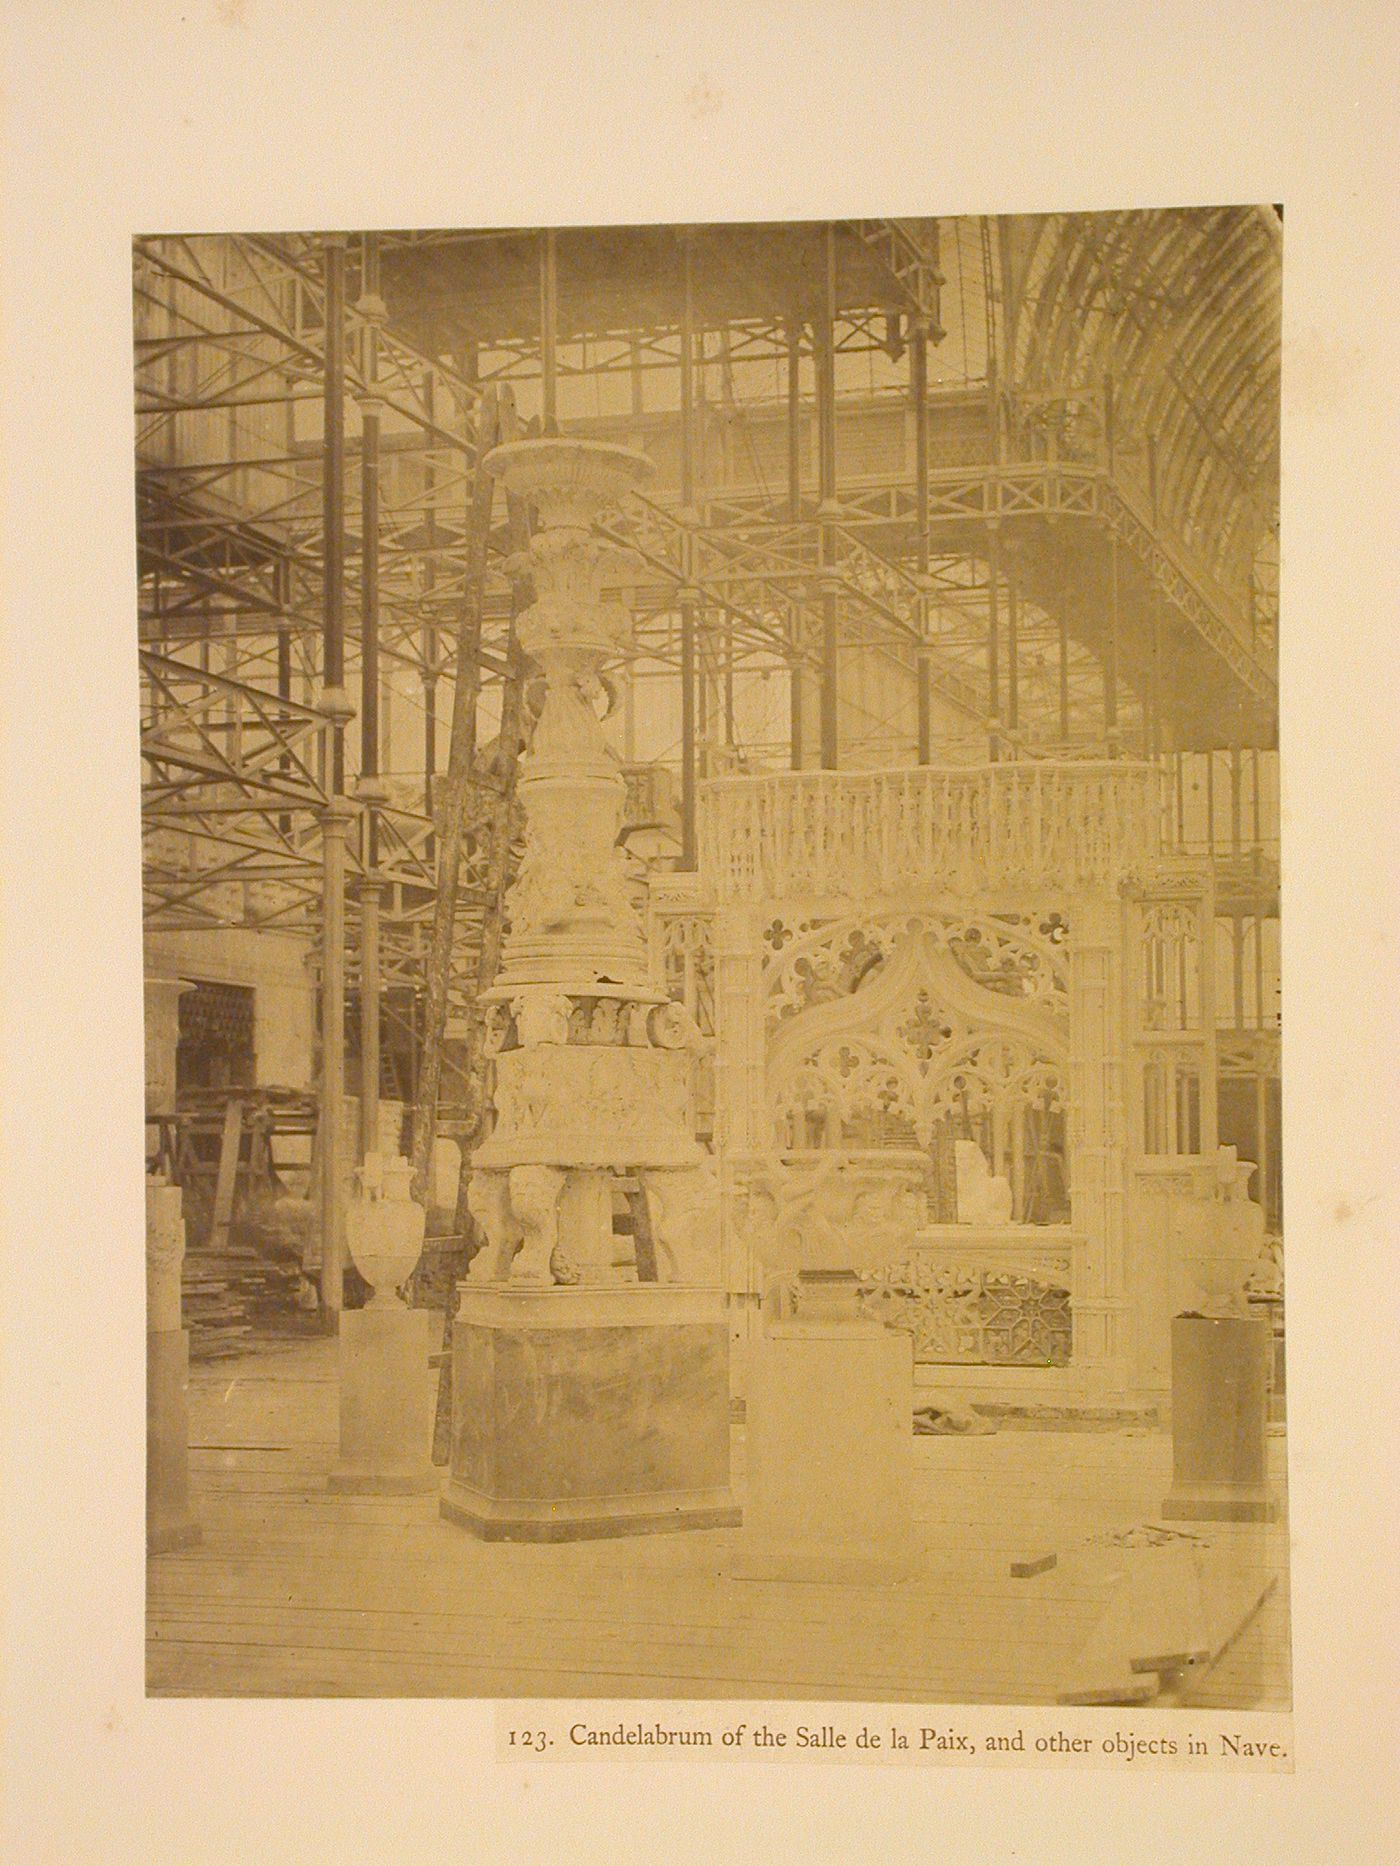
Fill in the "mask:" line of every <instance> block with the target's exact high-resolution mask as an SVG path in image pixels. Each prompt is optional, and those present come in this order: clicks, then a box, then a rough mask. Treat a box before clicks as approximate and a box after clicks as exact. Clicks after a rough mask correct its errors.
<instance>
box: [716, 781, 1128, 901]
mask: <svg viewBox="0 0 1400 1866" xmlns="http://www.w3.org/2000/svg"><path fill="white" fill-rule="evenodd" d="M1160 803H1161V799H1160V776H1159V773H1158V772H1157V771H1156V769H1155V768H1154V767H1153V766H1151V765H1148V764H1139V763H1132V762H1128V761H1126V760H1124V761H1117V762H1112V763H1109V762H1104V763H1092V764H1091V763H1084V762H1073V763H1065V764H1051V763H1006V764H996V765H984V766H981V767H978V768H972V769H968V768H963V769H938V768H936V767H933V766H926V767H918V768H915V769H912V770H902V771H869V772H852V771H792V772H784V773H782V774H781V775H775V776H770V777H758V778H720V779H716V780H714V781H712V782H711V783H709V784H706V785H705V786H703V788H702V792H701V810H700V870H701V873H702V874H703V875H704V877H705V879H706V882H707V885H708V886H709V887H710V888H711V889H712V890H713V892H714V896H715V898H716V899H717V900H719V901H721V902H738V901H753V902H761V901H772V900H780V899H783V898H785V897H791V896H795V895H796V896H802V897H804V898H807V899H829V898H833V897H835V898H840V899H854V900H862V901H868V900H870V899H871V898H873V897H889V896H900V895H902V894H905V893H907V891H908V890H909V889H910V888H911V887H912V888H918V889H927V888H936V889H938V890H939V891H940V892H941V893H944V894H945V895H954V896H962V897H967V896H969V895H977V894H983V893H987V892H995V891H997V890H1000V889H1004V888H1009V887H1015V888H1022V887H1026V886H1035V887H1039V888H1042V889H1050V890H1052V891H1053V892H1055V893H1056V894H1060V893H1069V892H1074V891H1077V890H1108V889H1111V888H1113V887H1115V886H1116V884H1117V882H1118V879H1119V877H1120V876H1121V875H1122V874H1123V873H1124V871H1125V870H1127V869H1130V868H1134V867H1136V866H1138V865H1140V864H1142V863H1144V862H1148V861H1151V860H1153V859H1154V858H1155V856H1156V854H1157V850H1158V847H1159V842H1160Z"/></svg>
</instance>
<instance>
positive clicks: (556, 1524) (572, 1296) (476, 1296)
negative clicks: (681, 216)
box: [442, 1284, 739, 1542]
mask: <svg viewBox="0 0 1400 1866" xmlns="http://www.w3.org/2000/svg"><path fill="white" fill-rule="evenodd" d="M728 1345H729V1343H728V1327H727V1323H726V1320H725V1316H724V1309H723V1299H722V1297H721V1296H720V1295H719V1293H718V1292H716V1291H708V1290H703V1291H697V1290H685V1289H677V1288H668V1287H665V1286H663V1285H657V1284H632V1285H619V1286H616V1287H606V1286H605V1287H599V1288H588V1287H579V1288H572V1289H566V1288H553V1289H532V1288H529V1287H523V1286H515V1285H494V1286H490V1285H488V1286H478V1285H474V1284H464V1285H463V1286H462V1292H461V1307H460V1309H459V1310H458V1314H457V1319H456V1323H455V1326H454V1329H453V1340H452V1460H451V1467H452V1468H451V1476H450V1478H449V1480H448V1483H447V1485H446V1487H445V1489H444V1492H443V1498H442V1513H443V1515H444V1516H446V1517H447V1518H448V1519H449V1520H451V1521H453V1522H457V1523H460V1524H462V1525H463V1526H464V1527H466V1528H469V1529H471V1530H473V1531H475V1533H476V1534H478V1535H480V1536H482V1537H484V1538H486V1539H489V1540H515V1541H540V1542H554V1541H568V1540H574V1539H578V1538H582V1537H589V1536H617V1535H641V1534H648V1533H654V1532H657V1531H666V1530H678V1529H700V1528H717V1527H720V1526H723V1525H726V1524H733V1523H737V1522H738V1520H739V1512H738V1510H737V1508H736V1507H735V1504H734V1501H733V1497H732V1495H731V1492H730V1488H729V1379H728V1358H729V1357H728Z"/></svg>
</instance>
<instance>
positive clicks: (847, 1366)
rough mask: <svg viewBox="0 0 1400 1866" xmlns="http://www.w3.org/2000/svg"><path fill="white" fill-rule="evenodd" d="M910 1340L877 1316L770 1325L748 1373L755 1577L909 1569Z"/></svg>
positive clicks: (749, 1558)
mask: <svg viewBox="0 0 1400 1866" xmlns="http://www.w3.org/2000/svg"><path fill="white" fill-rule="evenodd" d="M913 1390H914V1360H913V1343H912V1341H911V1339H910V1337H909V1336H908V1335H907V1334H903V1333H898V1332H896V1331H894V1330H892V1329H886V1328H882V1327H881V1326H879V1325H878V1324H877V1323H870V1322H860V1321H853V1322H851V1321H848V1322H830V1323H816V1322H807V1323H803V1322H801V1321H790V1322H780V1323H777V1324H774V1325H773V1326H772V1327H771V1328H770V1329H769V1331H768V1333H767V1334H766V1335H765V1336H763V1337H762V1338H761V1339H760V1340H758V1341H756V1342H755V1344H754V1352H753V1358H752V1361H751V1363H750V1366H749V1372H748V1397H747V1419H748V1485H747V1491H746V1494H745V1500H744V1525H745V1533H744V1539H743V1547H742V1552H741V1554H740V1556H739V1558H738V1561H737V1562H736V1564H735V1566H734V1568H733V1570H732V1572H733V1573H734V1574H735V1575H736V1576H738V1577H739V1578H741V1579H748V1580H790V1581H826V1582H849V1583H853V1584H870V1583H882V1582H894V1581H902V1580H905V1579H907V1578H908V1577H909V1576H910V1575H911V1574H912V1573H913V1572H914V1569H915V1566H916V1546H915V1541H914V1533H913V1483H914V1452H913V1446H914V1438H913V1425H912V1421H911V1418H910V1407H911V1403H912V1398H913Z"/></svg>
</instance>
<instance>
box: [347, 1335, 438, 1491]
mask: <svg viewBox="0 0 1400 1866" xmlns="http://www.w3.org/2000/svg"><path fill="white" fill-rule="evenodd" d="M431 1333H432V1317H431V1316H430V1315H429V1313H428V1311H427V1310H426V1309H407V1308H405V1307H404V1306H403V1304H402V1303H393V1304H392V1305H389V1304H380V1303H371V1304H370V1305H369V1306H368V1307H367V1308H364V1309H350V1310H347V1311H346V1312H345V1313H344V1314H343V1315H342V1316H341V1318H340V1341H339V1351H340V1458H339V1461H338V1463H337V1464H336V1466H335V1468H334V1469H333V1470H332V1472H331V1474H330V1477H329V1478H328V1480H327V1482H328V1485H329V1487H330V1489H331V1490H334V1491H341V1492H346V1491H350V1492H359V1493H361V1494H370V1495H374V1496H402V1495H406V1494H412V1493H414V1492H418V1491H427V1490H435V1489H436V1488H437V1474H436V1472H435V1471H434V1470H433V1468H432V1463H431V1448H432V1423H433V1409H432V1382H431V1374H430V1370H429V1366H428V1356H429V1354H430V1352H431Z"/></svg>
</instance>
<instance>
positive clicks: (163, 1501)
mask: <svg viewBox="0 0 1400 1866" xmlns="http://www.w3.org/2000/svg"><path fill="white" fill-rule="evenodd" d="M189 1384H190V1331H189V1330H188V1329H187V1328H163V1329H160V1330H152V1331H150V1332H149V1333H148V1334H147V1336H146V1553H147V1554H148V1555H168V1554H169V1553H170V1551H171V1550H172V1549H186V1548H190V1547H192V1546H193V1545H194V1544H195V1543H196V1542H198V1541H199V1524H198V1523H197V1522H196V1521H195V1520H194V1518H193V1516H192V1515H191V1514H190V1467H189V1438H190V1413H189Z"/></svg>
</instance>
